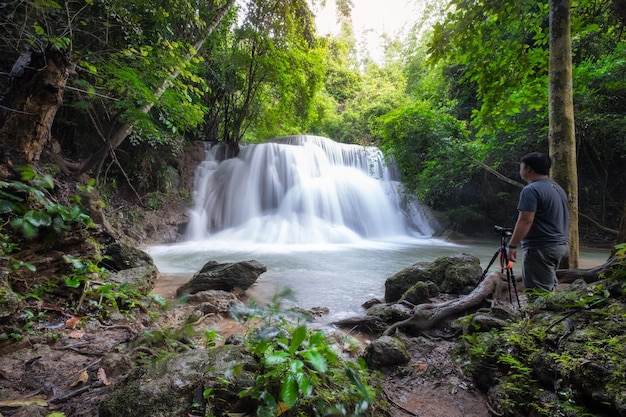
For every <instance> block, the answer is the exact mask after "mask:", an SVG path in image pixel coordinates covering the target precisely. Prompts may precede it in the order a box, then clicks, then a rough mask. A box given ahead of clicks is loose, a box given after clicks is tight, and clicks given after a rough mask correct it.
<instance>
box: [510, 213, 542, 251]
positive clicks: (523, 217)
mask: <svg viewBox="0 0 626 417" xmlns="http://www.w3.org/2000/svg"><path fill="white" fill-rule="evenodd" d="M534 221H535V212H534V211H523V210H521V211H520V212H519V215H518V216H517V222H515V228H514V229H513V234H512V235H511V238H510V239H509V245H511V246H517V245H519V243H520V242H521V241H522V239H524V237H525V236H526V235H527V234H528V231H529V230H530V226H532V225H533V222H534ZM507 255H508V257H509V260H510V261H513V262H515V261H516V260H517V259H516V258H517V248H512V247H509V249H508V253H507Z"/></svg>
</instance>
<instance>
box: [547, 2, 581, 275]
mask: <svg viewBox="0 0 626 417" xmlns="http://www.w3.org/2000/svg"><path fill="white" fill-rule="evenodd" d="M548 97H549V106H548V108H549V119H550V120H549V122H550V134H549V142H550V156H551V157H552V158H553V160H554V165H553V167H552V168H553V169H552V173H551V174H552V177H553V178H554V180H555V181H556V182H558V183H559V184H560V185H561V186H562V187H563V188H564V189H565V192H566V193H567V196H568V204H569V215H570V230H569V239H570V251H569V258H568V267H569V268H577V267H578V255H579V244H578V241H579V238H578V172H577V168H576V135H575V132H574V100H573V95H572V39H571V33H570V1H569V0H550V85H549V90H548Z"/></svg>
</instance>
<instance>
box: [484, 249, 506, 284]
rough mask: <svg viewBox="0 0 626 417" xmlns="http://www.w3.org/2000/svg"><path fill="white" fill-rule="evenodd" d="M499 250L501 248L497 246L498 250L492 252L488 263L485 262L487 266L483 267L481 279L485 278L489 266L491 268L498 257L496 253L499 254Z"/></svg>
mask: <svg viewBox="0 0 626 417" xmlns="http://www.w3.org/2000/svg"><path fill="white" fill-rule="evenodd" d="M501 250H502V249H501V248H498V250H496V253H494V254H493V256H492V257H491V260H490V261H489V264H487V268H485V270H484V271H483V276H482V277H481V281H482V280H483V279H485V277H486V276H487V272H488V271H489V268H491V265H493V263H494V262H495V261H496V259H498V255H499V254H500V251H501Z"/></svg>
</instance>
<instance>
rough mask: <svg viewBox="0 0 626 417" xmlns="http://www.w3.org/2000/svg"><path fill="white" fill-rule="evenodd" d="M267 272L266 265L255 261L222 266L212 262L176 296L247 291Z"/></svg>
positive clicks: (183, 286)
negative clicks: (213, 291)
mask: <svg viewBox="0 0 626 417" xmlns="http://www.w3.org/2000/svg"><path fill="white" fill-rule="evenodd" d="M265 271H267V268H266V267H265V265H263V264H261V263H260V262H257V261H254V260H251V261H242V262H234V263H222V264H221V263H218V262H216V261H210V262H208V263H206V264H205V265H204V266H203V267H202V269H201V270H200V271H198V272H197V273H196V274H195V275H194V276H193V277H192V278H191V280H190V281H189V282H187V283H186V284H184V285H182V286H181V287H179V288H178V289H177V290H176V295H177V296H182V295H187V294H195V293H197V292H199V291H207V290H222V291H233V290H234V289H240V290H243V291H245V290H247V289H248V288H250V286H252V284H254V283H255V282H256V280H257V279H258V278H259V275H261V274H262V273H263V272H265Z"/></svg>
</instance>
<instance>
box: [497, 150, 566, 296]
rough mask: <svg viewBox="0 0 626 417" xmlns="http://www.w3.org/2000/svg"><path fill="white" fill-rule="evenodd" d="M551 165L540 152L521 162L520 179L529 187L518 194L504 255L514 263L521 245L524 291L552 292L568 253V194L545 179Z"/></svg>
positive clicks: (548, 159)
mask: <svg viewBox="0 0 626 417" xmlns="http://www.w3.org/2000/svg"><path fill="white" fill-rule="evenodd" d="M551 165H552V161H551V160H550V157H549V156H548V155H546V154H543V153H539V152H532V153H529V154H528V155H525V156H524V157H523V158H522V160H521V162H520V169H519V173H520V176H521V177H522V179H523V180H524V181H525V182H526V183H527V184H528V185H526V186H525V187H524V188H523V189H522V192H521V193H520V197H519V203H518V205H517V210H518V212H519V214H518V217H517V222H516V223H515V228H514V229H513V234H512V235H511V238H510V239H509V245H508V250H507V255H508V257H509V260H510V261H513V262H515V261H516V258H517V246H518V245H519V244H520V243H521V244H522V248H523V249H524V262H523V264H522V281H523V283H524V287H525V288H527V289H537V290H543V291H554V290H555V289H556V284H557V278H556V270H557V268H558V266H559V263H560V262H561V259H563V257H565V255H566V254H567V253H568V252H569V246H568V244H569V240H568V236H569V212H568V208H567V195H566V194H565V191H564V190H563V188H561V187H560V186H559V185H558V184H557V183H556V182H554V180H552V179H551V178H550V177H549V176H548V175H549V173H550V166H551Z"/></svg>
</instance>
